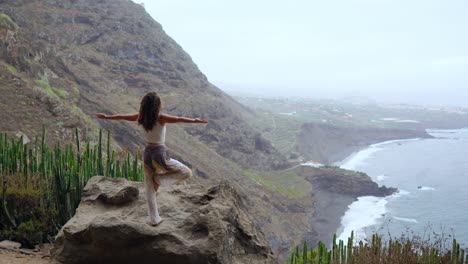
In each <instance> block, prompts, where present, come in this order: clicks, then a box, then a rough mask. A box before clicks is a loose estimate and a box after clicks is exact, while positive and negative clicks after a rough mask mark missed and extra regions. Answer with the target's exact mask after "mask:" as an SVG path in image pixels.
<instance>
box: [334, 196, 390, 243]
mask: <svg viewBox="0 0 468 264" xmlns="http://www.w3.org/2000/svg"><path fill="white" fill-rule="evenodd" d="M386 204H387V200H386V199H385V198H381V197H374V196H363V197H359V198H358V200H357V201H356V202H353V203H352V204H351V205H350V206H349V209H348V211H347V212H346V213H345V215H344V216H343V218H342V219H341V228H340V229H342V231H341V233H340V235H339V236H338V239H341V240H343V241H346V240H347V239H348V237H349V235H350V234H351V232H352V231H354V234H355V237H356V239H358V240H362V239H365V238H366V234H365V232H364V228H366V227H368V226H372V225H375V224H377V223H378V221H379V219H381V218H382V217H383V216H384V215H385V214H386V213H387V209H386V207H385V205H386Z"/></svg>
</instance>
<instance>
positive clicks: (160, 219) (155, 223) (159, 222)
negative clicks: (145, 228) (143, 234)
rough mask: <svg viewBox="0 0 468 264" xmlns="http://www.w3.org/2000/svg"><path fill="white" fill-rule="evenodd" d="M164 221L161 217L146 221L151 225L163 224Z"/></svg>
mask: <svg viewBox="0 0 468 264" xmlns="http://www.w3.org/2000/svg"><path fill="white" fill-rule="evenodd" d="M162 221H163V219H162V218H161V217H160V218H159V219H156V220H148V221H146V223H147V224H148V225H150V226H157V225H159V224H161V223H162Z"/></svg>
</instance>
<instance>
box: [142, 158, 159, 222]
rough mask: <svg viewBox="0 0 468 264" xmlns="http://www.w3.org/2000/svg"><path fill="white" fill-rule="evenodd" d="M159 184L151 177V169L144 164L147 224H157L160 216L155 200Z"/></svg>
mask: <svg viewBox="0 0 468 264" xmlns="http://www.w3.org/2000/svg"><path fill="white" fill-rule="evenodd" d="M158 187H159V185H158V184H157V183H156V185H155V181H154V179H153V170H152V169H151V168H149V167H147V166H145V191H146V200H147V202H148V224H150V225H158V224H159V223H161V221H162V218H161V216H160V215H159V211H158V204H157V202H156V192H155V190H157V189H158Z"/></svg>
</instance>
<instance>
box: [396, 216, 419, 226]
mask: <svg viewBox="0 0 468 264" xmlns="http://www.w3.org/2000/svg"><path fill="white" fill-rule="evenodd" d="M393 219H396V220H399V221H402V222H407V223H414V224H417V223H419V222H418V220H416V219H414V218H405V217H397V216H394V217H393Z"/></svg>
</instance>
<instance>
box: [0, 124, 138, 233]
mask: <svg viewBox="0 0 468 264" xmlns="http://www.w3.org/2000/svg"><path fill="white" fill-rule="evenodd" d="M102 134H103V133H102V130H101V131H99V141H98V143H97V144H96V145H94V146H92V145H91V144H90V143H87V144H86V146H84V148H83V147H82V146H81V143H80V133H79V131H78V129H76V131H75V138H76V145H75V146H73V145H72V144H67V145H65V146H61V145H60V144H59V143H58V144H56V145H55V146H53V147H49V146H48V145H47V144H46V131H45V128H43V131H42V137H41V138H40V139H38V138H36V139H35V141H34V142H33V143H32V144H24V143H23V138H22V137H21V138H19V139H9V138H8V135H7V134H4V133H0V177H1V182H0V184H1V185H0V226H1V227H2V228H1V231H3V232H0V239H1V238H2V237H1V236H2V234H3V238H4V239H14V237H13V238H12V237H5V234H12V233H14V232H13V231H16V230H18V227H19V226H20V224H21V223H23V222H27V221H32V222H38V221H39V222H41V219H44V216H40V215H41V214H40V213H38V212H36V211H35V210H36V209H40V212H43V213H46V214H48V217H49V218H50V214H52V219H51V221H48V222H47V223H42V224H37V225H35V226H43V227H44V226H47V225H50V224H51V223H53V225H54V228H52V230H55V232H56V231H57V230H58V229H59V228H60V227H61V226H62V225H64V224H65V223H66V222H67V221H68V220H69V219H70V218H71V217H72V216H73V214H74V213H75V210H76V208H77V207H78V205H79V203H80V200H81V195H82V192H83V188H84V186H85V184H86V182H87V180H88V179H89V178H91V177H92V176H95V175H103V176H110V177H125V178H127V179H130V180H133V181H142V180H143V165H142V164H141V162H139V157H138V155H131V154H130V153H129V152H124V153H122V152H119V153H118V152H116V151H114V150H112V149H111V147H110V146H111V144H110V141H111V140H110V133H109V132H108V133H107V150H106V152H105V153H103V152H104V151H103V148H104V147H103V135H102ZM18 201H24V202H23V204H22V203H20V202H18ZM24 206H28V207H30V208H29V210H27V211H30V212H31V213H29V215H28V214H27V213H26V212H24V211H25V210H22V208H21V207H24ZM36 207H39V208H36ZM20 212H22V213H20ZM47 230H48V232H45V233H44V236H45V235H46V234H48V235H51V234H50V230H51V229H50V227H47Z"/></svg>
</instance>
